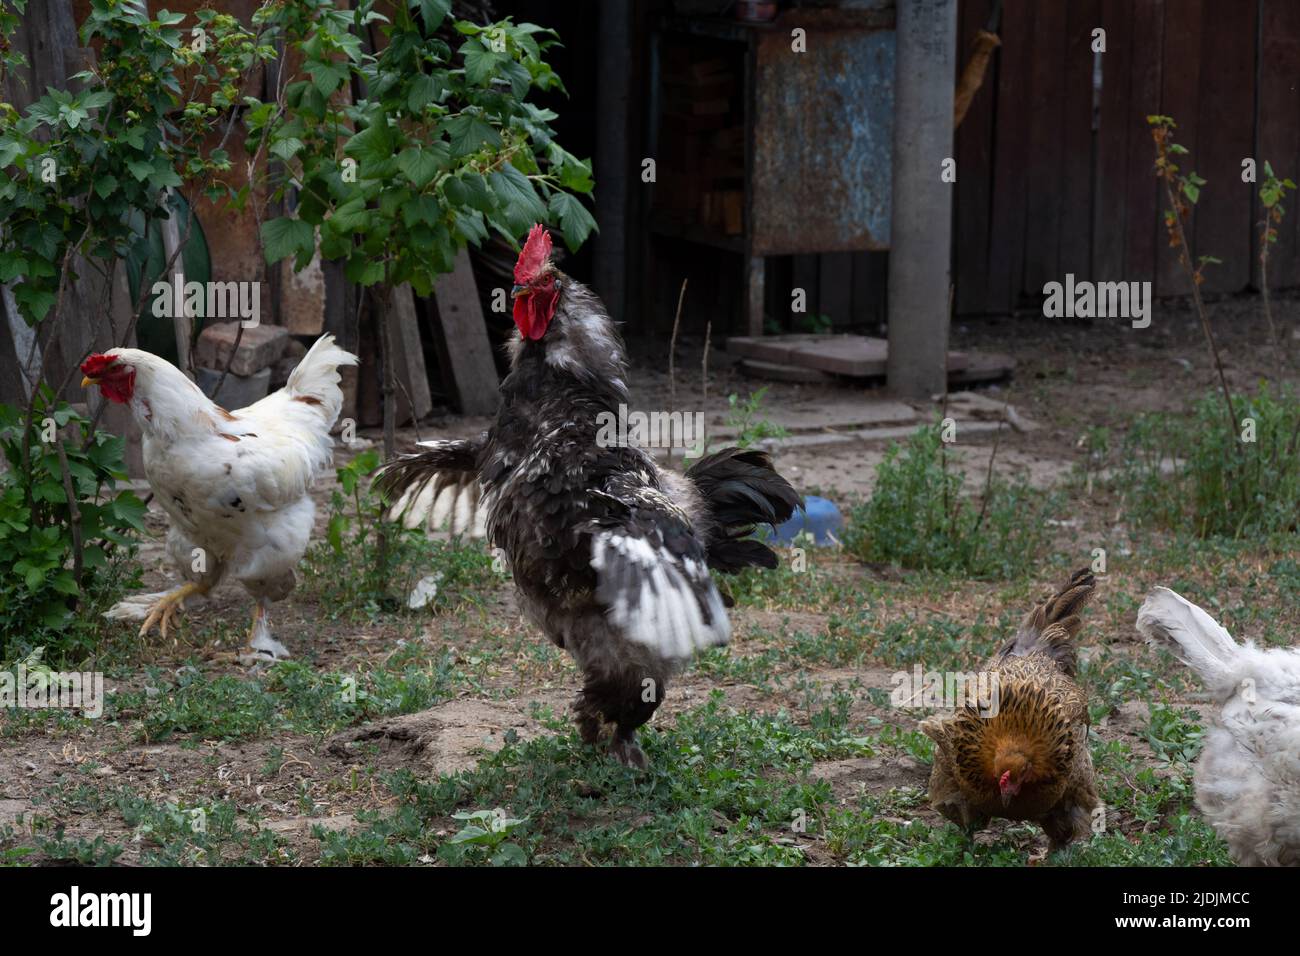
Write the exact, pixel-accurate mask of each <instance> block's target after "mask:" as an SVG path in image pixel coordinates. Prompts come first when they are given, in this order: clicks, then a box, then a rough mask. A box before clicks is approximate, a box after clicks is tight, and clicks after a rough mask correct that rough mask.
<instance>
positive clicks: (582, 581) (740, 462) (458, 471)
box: [379, 225, 800, 768]
mask: <svg viewBox="0 0 1300 956" xmlns="http://www.w3.org/2000/svg"><path fill="white" fill-rule="evenodd" d="M515 283H516V284H515V289H514V295H515V304H514V319H515V324H516V325H517V326H518V330H519V334H518V335H517V336H515V337H514V338H513V339H512V340H511V342H510V346H509V347H510V373H509V374H508V375H507V376H506V378H505V380H504V381H503V382H502V383H501V399H502V403H501V409H500V411H499V412H498V414H497V420H496V424H495V425H493V427H492V428H491V429H490V430H489V431H488V432H487V433H486V434H484V435H483V436H481V437H480V438H478V439H476V440H473V441H443V442H430V443H426V444H425V446H424V449H425V450H423V451H421V452H419V453H417V454H413V455H408V456H405V457H402V458H399V459H397V460H396V461H394V462H392V463H391V464H390V465H389V466H388V467H387V468H386V469H385V470H384V473H383V475H382V476H381V478H380V485H379V487H380V488H381V490H382V491H383V493H385V494H386V495H387V496H389V498H390V500H394V501H396V506H395V507H396V509H397V510H398V511H401V512H403V513H404V515H405V518H406V520H407V522H408V524H410V523H414V522H415V521H425V520H428V521H429V522H430V524H432V525H446V524H451V526H452V527H453V529H454V530H462V531H472V530H473V529H474V527H475V526H478V527H480V528H482V527H484V526H485V527H486V533H487V535H488V537H489V538H490V540H491V542H492V544H493V545H494V546H495V547H497V548H500V549H501V550H502V551H503V552H504V554H505V557H506V558H507V560H508V561H509V564H510V569H511V572H512V573H513V575H514V580H515V584H516V586H517V587H518V589H519V594H520V599H521V603H522V605H523V607H524V609H525V611H526V612H527V613H528V615H529V616H530V617H531V618H532V619H533V620H534V621H535V622H536V623H537V624H538V626H539V627H541V628H542V630H543V631H545V633H546V635H547V637H549V638H550V639H551V640H552V641H554V642H555V643H556V644H557V645H559V646H560V647H562V648H564V649H565V650H566V651H568V652H569V654H571V655H572V656H573V659H574V660H575V661H576V662H577V664H578V666H579V667H580V668H581V669H582V672H583V686H582V692H581V693H580V694H579V696H578V699H577V701H576V702H575V704H574V711H575V714H576V720H577V724H578V728H579V731H580V733H581V735H582V739H583V740H584V741H586V742H587V743H595V742H596V741H597V740H598V738H599V736H600V732H601V729H602V727H603V726H604V724H605V723H609V724H612V725H613V728H614V731H613V737H612V739H611V741H610V744H609V749H610V753H611V754H612V755H613V756H614V757H615V758H617V759H618V760H619V761H621V762H622V763H624V764H626V765H628V766H632V767H638V768H644V767H645V766H646V765H647V763H646V757H645V754H644V753H643V752H642V750H641V748H640V746H638V744H637V741H636V731H637V728H638V727H640V726H641V725H642V724H644V723H645V722H646V721H647V720H649V719H650V716H651V715H652V714H653V713H654V711H655V709H656V708H657V707H658V706H659V704H660V703H661V702H662V701H663V696H664V690H665V687H666V684H667V681H668V679H669V677H671V676H672V675H673V673H674V672H675V671H676V670H677V669H678V668H680V667H681V666H682V665H683V664H685V663H686V662H687V661H688V660H689V659H690V658H691V656H692V655H693V654H694V653H695V652H696V651H697V650H700V649H702V648H706V647H711V646H714V645H718V644H725V643H726V642H727V640H728V639H729V637H730V635H731V625H730V622H729V621H728V620H727V613H726V610H725V608H724V601H723V597H722V595H721V594H720V593H719V592H718V589H717V588H716V587H715V585H714V583H713V581H712V579H711V578H710V576H709V570H710V568H712V569H715V570H721V571H736V570H739V569H741V568H744V567H750V566H759V567H767V568H774V567H776V566H777V557H776V555H775V554H774V553H773V552H772V551H771V550H770V549H769V548H768V547H767V546H766V545H764V544H762V543H761V542H759V541H756V540H754V539H752V538H750V537H748V536H749V534H750V532H751V531H752V530H753V528H754V525H756V524H762V523H766V524H772V523H780V522H782V521H785V520H786V519H788V518H789V517H790V516H791V514H792V513H793V511H794V509H795V507H796V506H798V504H799V503H800V500H799V496H798V495H797V494H796V493H795V491H794V489H793V488H791V487H790V484H789V483H788V482H787V481H786V480H785V479H784V478H782V477H781V476H780V475H778V474H777V473H776V472H775V471H773V470H772V463H771V460H770V459H769V458H768V456H767V455H766V454H765V453H763V452H761V451H754V450H744V449H740V448H728V449H726V450H724V451H720V452H716V453H715V454H711V455H707V456H706V457H704V458H701V459H700V460H699V461H697V462H696V463H695V464H694V465H693V466H692V467H691V468H690V469H689V470H688V471H687V472H686V474H685V475H684V476H683V475H678V474H676V473H674V472H670V471H666V470H664V469H662V468H660V467H659V466H658V465H657V464H656V463H655V461H654V459H653V458H652V457H651V456H650V455H649V454H647V453H646V452H645V451H643V450H641V449H640V448H637V447H634V446H628V445H622V446H611V445H609V444H607V443H602V442H601V441H599V440H598V436H599V434H600V420H601V418H603V417H604V416H602V413H604V414H605V416H607V415H609V414H618V412H619V409H620V406H622V407H623V408H624V409H626V406H627V402H628V392H627V384H626V382H627V364H626V360H625V353H624V347H623V342H622V340H621V338H620V336H619V334H618V332H617V330H616V329H615V327H614V323H613V322H612V321H611V320H610V318H609V316H608V315H607V314H606V312H605V309H604V306H603V305H602V304H601V302H600V300H599V299H598V298H597V297H596V296H595V295H594V294H593V293H592V292H591V291H590V290H589V289H587V288H585V287H584V286H583V285H581V284H580V283H578V282H575V281H574V280H572V279H570V278H569V277H568V276H566V275H564V274H563V273H561V272H559V271H558V270H557V269H556V268H555V267H554V265H553V264H552V263H551V239H550V236H549V235H548V234H547V232H546V230H545V229H544V228H543V227H542V226H540V225H539V226H534V227H533V229H532V231H531V232H530V233H529V235H528V241H527V243H526V244H525V245H524V248H523V251H522V252H521V253H520V256H519V261H518V262H517V263H516V265H515ZM606 420H608V419H606Z"/></svg>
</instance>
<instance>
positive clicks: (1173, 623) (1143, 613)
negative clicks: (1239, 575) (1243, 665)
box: [1137, 588, 1241, 692]
mask: <svg viewBox="0 0 1300 956" xmlns="http://www.w3.org/2000/svg"><path fill="white" fill-rule="evenodd" d="M1137 629H1138V631H1139V632H1140V633H1141V634H1142V636H1143V637H1145V638H1146V639H1147V641H1148V642H1150V643H1151V644H1157V645H1160V646H1162V647H1166V648H1168V649H1169V650H1170V651H1172V652H1173V654H1174V656H1175V657H1177V658H1178V659H1179V660H1180V661H1182V662H1183V663H1184V664H1186V665H1187V666H1188V667H1190V668H1191V669H1192V670H1194V671H1196V673H1197V674H1199V675H1200V676H1201V679H1202V680H1204V681H1205V684H1206V686H1207V687H1208V688H1209V689H1210V690H1211V691H1212V692H1214V691H1217V692H1224V691H1228V690H1231V689H1232V688H1233V687H1234V686H1235V685H1236V683H1237V677H1238V675H1237V669H1238V666H1239V663H1240V652H1241V648H1240V647H1239V646H1238V644H1237V642H1236V641H1234V640H1233V639H1232V635H1231V634H1229V633H1228V632H1227V631H1225V630H1224V629H1223V627H1222V626H1221V625H1220V624H1219V623H1218V622H1217V621H1216V620H1214V618H1212V617H1210V615H1209V614H1207V613H1206V612H1205V611H1204V610H1202V609H1201V608H1199V607H1197V606H1196V605H1195V604H1193V603H1192V602H1191V601H1189V600H1187V599H1186V598H1185V597H1183V596H1182V595H1181V594H1178V593H1177V592H1174V591H1171V590H1169V588H1154V589H1153V590H1152V591H1151V593H1150V594H1148V595H1147V599H1146V600H1145V601H1143V602H1142V607H1141V608H1139V609H1138V617H1137Z"/></svg>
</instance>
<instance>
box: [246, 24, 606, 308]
mask: <svg viewBox="0 0 1300 956" xmlns="http://www.w3.org/2000/svg"><path fill="white" fill-rule="evenodd" d="M384 9H385V13H386V14H388V15H385V14H384V13H380V12H379V9H378V8H377V4H376V3H375V2H374V0H361V2H359V3H358V4H357V5H356V9H355V10H340V9H339V8H338V5H337V4H336V3H335V2H334V0H295V2H293V3H267V4H264V5H263V6H262V7H261V8H260V9H259V10H258V11H257V13H256V14H255V15H254V17H253V21H254V23H255V24H256V25H258V26H259V27H261V28H265V29H267V30H268V32H269V34H270V35H272V36H275V37H276V38H277V39H281V40H282V41H283V42H284V45H285V51H286V59H287V60H288V63H289V64H290V65H291V66H292V65H293V64H295V63H300V64H301V65H300V66H299V67H297V68H296V69H294V71H293V72H291V73H289V74H288V75H287V76H286V77H285V81H284V82H285V85H284V88H283V96H282V97H280V98H279V99H277V100H272V101H267V102H258V101H257V100H254V99H252V98H251V97H250V98H248V99H247V101H246V102H247V104H248V107H249V109H248V113H247V115H246V117H245V121H246V124H247V126H248V131H249V138H248V150H249V152H250V153H251V152H253V151H254V150H261V149H265V150H267V151H268V152H269V153H270V155H272V156H274V157H275V158H276V159H278V160H279V161H280V162H278V163H276V164H272V165H271V167H270V168H269V169H268V175H269V176H270V177H271V181H270V182H269V183H268V186H269V188H270V189H271V192H272V198H273V199H279V198H281V197H283V196H288V195H290V194H292V195H293V196H294V197H296V202H295V204H294V205H295V206H296V208H295V209H294V210H293V214H292V215H286V216H283V217H281V218H278V219H270V220H268V221H267V222H266V223H264V224H263V226H262V243H263V246H264V251H265V254H266V260H267V262H276V261H278V260H281V259H284V258H287V257H290V256H292V257H293V258H294V260H295V267H296V268H299V269H301V268H303V267H305V266H306V265H307V263H308V262H310V261H311V259H312V257H313V256H314V255H315V254H316V253H317V251H318V249H319V252H320V254H321V255H322V256H324V257H325V258H326V259H332V260H345V262H346V272H347V277H348V279H349V280H351V281H352V282H355V283H357V284H359V285H363V286H375V285H379V286H381V287H385V288H392V287H394V286H397V285H400V284H401V283H403V282H410V284H411V286H412V288H414V289H415V291H416V292H417V293H418V294H420V295H428V294H429V293H430V290H431V289H432V288H433V284H434V282H435V281H436V280H437V277H438V275H439V274H442V273H447V272H450V271H452V268H453V264H454V259H455V256H456V253H457V250H458V249H461V248H463V247H465V246H466V245H467V244H469V243H473V244H474V245H478V244H480V243H481V242H483V241H484V240H486V239H487V238H488V235H489V232H490V231H496V232H497V233H499V234H500V235H502V236H505V237H506V238H507V239H508V240H509V241H510V242H514V240H515V238H516V237H518V236H521V235H523V234H524V233H525V232H527V231H528V229H529V227H530V226H532V224H533V223H535V222H550V223H553V224H555V225H556V226H558V227H559V230H560V232H561V234H562V235H563V236H564V240H565V242H566V244H567V245H568V246H569V247H570V249H576V248H577V247H578V246H580V245H581V244H582V243H583V241H585V240H586V238H587V236H588V235H589V234H590V233H591V231H592V229H594V228H595V221H594V220H593V219H592V217H591V215H590V213H588V211H587V209H586V207H584V206H583V204H582V202H581V201H580V200H579V199H578V198H577V196H576V195H575V194H584V193H589V192H591V189H592V181H591V164H590V162H589V161H585V160H581V159H579V158H578V157H576V156H574V155H572V154H571V153H569V152H567V151H566V150H565V149H564V148H563V147H562V146H560V144H559V143H558V142H557V141H556V140H555V137H554V131H553V130H552V129H551V127H550V125H549V124H550V122H551V121H552V120H554V119H555V118H556V114H555V113H554V112H552V111H551V110H548V109H543V108H541V107H539V106H537V105H536V104H534V103H530V102H528V99H527V98H528V96H529V94H530V92H531V91H533V90H534V89H535V90H538V91H542V92H546V91H559V92H563V91H564V85H563V83H562V82H561V81H560V78H559V76H557V75H556V74H555V72H554V71H552V69H551V67H550V66H549V65H548V64H547V63H546V61H545V59H544V54H545V51H546V48H547V47H548V46H550V45H551V44H553V43H554V42H555V34H554V33H553V31H551V30H547V29H544V28H542V27H539V26H535V25H533V24H530V23H518V24H516V23H513V22H511V21H510V20H503V21H501V22H498V23H491V24H486V25H478V24H474V23H470V22H468V21H464V20H457V21H455V22H454V23H452V27H453V28H454V32H455V34H458V35H459V36H460V37H461V38H463V39H462V41H461V43H460V46H459V47H457V48H455V49H453V47H452V46H451V45H450V44H448V43H447V42H446V40H445V39H443V36H444V35H446V34H447V33H448V32H449V31H447V30H445V29H442V28H443V27H444V21H446V20H447V17H448V15H449V14H450V12H451V2H450V0H402V2H399V3H395V4H392V5H386V6H385V8H384ZM389 15H390V16H391V20H390V19H389ZM370 30H376V31H377V32H379V33H380V34H382V35H383V36H384V38H385V41H386V42H385V44H384V45H383V47H382V49H380V50H378V51H377V52H376V53H374V54H371V53H368V52H366V49H365V44H364V43H363V40H362V37H363V36H364V35H365V34H367V33H368V32H369V31H370ZM354 79H355V80H357V81H358V82H359V85H360V87H361V88H362V89H364V90H365V91H366V94H365V96H364V98H362V99H360V100H358V101H357V102H355V103H353V102H351V99H350V97H346V96H343V97H341V96H337V95H336V93H337V92H338V91H339V90H340V89H347V88H348V87H349V86H350V85H351V83H352V81H353V80H354ZM318 233H319V243H318V237H317V234H318Z"/></svg>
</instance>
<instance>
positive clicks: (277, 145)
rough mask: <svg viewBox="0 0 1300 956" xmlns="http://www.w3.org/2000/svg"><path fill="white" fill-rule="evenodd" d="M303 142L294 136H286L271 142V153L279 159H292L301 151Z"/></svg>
mask: <svg viewBox="0 0 1300 956" xmlns="http://www.w3.org/2000/svg"><path fill="white" fill-rule="evenodd" d="M302 148H303V142H302V140H300V139H298V138H297V137H296V136H286V137H285V138H284V139H279V140H276V141H275V142H274V143H272V144H271V153H272V154H273V155H275V156H279V157H280V158H281V159H285V160H287V159H292V158H293V157H294V156H295V155H297V154H298V153H299V152H301V151H302Z"/></svg>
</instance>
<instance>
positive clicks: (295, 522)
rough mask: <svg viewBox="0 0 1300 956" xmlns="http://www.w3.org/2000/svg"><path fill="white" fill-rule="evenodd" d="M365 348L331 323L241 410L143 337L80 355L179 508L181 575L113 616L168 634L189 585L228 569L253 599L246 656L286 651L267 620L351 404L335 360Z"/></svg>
mask: <svg viewBox="0 0 1300 956" xmlns="http://www.w3.org/2000/svg"><path fill="white" fill-rule="evenodd" d="M356 362H357V358H356V356H355V355H353V354H351V353H350V352H346V351H344V350H343V349H341V348H339V347H338V346H337V345H335V344H334V337H333V336H331V335H323V336H321V338H320V339H318V340H317V341H316V344H315V345H313V346H312V348H311V350H310V351H309V352H308V353H307V354H306V355H305V356H304V357H303V360H302V361H301V362H300V363H299V364H298V367H297V368H295V369H294V370H293V373H292V374H291V375H290V376H289V382H288V384H287V385H286V386H285V387H284V388H282V389H280V390H279V391H277V392H275V393H273V394H271V395H268V396H267V397H266V398H264V399H262V400H261V401H259V402H256V403H255V404H253V405H249V406H248V407H247V408H241V409H238V410H236V411H233V412H229V411H226V410H225V409H224V408H222V407H221V406H219V405H217V404H215V403H214V402H212V401H211V400H209V399H208V397H207V396H206V395H204V394H203V392H202V391H201V390H200V389H199V387H198V386H197V385H195V384H194V383H193V382H191V381H190V380H189V379H188V378H186V377H185V376H184V375H183V374H182V373H181V372H180V370H179V369H177V368H176V367H175V366H174V365H172V364H171V363H170V362H168V361H166V360H165V359H161V358H159V357H158V356H156V355H151V354H150V353H148V352H142V351H140V350H139V349H127V348H120V349H110V350H109V351H107V352H104V353H101V354H96V355H92V356H90V357H89V358H88V359H86V361H85V362H84V363H82V366H81V371H82V373H83V374H84V375H85V378H84V379H83V380H82V385H83V386H85V385H98V386H99V388H100V391H101V392H102V393H103V395H104V397H105V398H106V399H108V400H109V401H112V402H118V403H121V404H124V405H126V406H127V407H128V408H129V409H130V410H131V414H132V416H133V417H134V418H135V421H136V423H137V424H138V425H139V426H140V430H141V432H142V433H143V437H144V447H143V450H144V468H145V475H146V477H147V478H148V479H149V485H150V487H151V488H152V489H153V492H154V496H155V498H156V499H157V501H158V503H159V504H160V505H161V506H162V508H163V509H164V510H165V511H166V512H167V515H168V517H169V518H170V519H171V527H170V529H169V531H168V534H167V554H168V557H169V558H170V559H171V561H172V563H173V564H174V565H175V567H176V569H177V570H178V571H179V572H180V573H181V576H182V577H184V578H185V583H184V584H182V585H181V586H180V587H178V588H175V589H174V590H171V591H166V592H161V593H157V594H142V595H136V596H135V597H132V598H130V599H128V600H126V601H123V602H121V603H119V604H117V605H116V606H114V607H113V608H112V609H111V610H110V611H109V612H108V616H109V617H112V618H118V619H134V620H139V619H143V620H144V623H143V624H142V625H141V627H140V634H141V636H143V635H145V634H146V633H148V631H149V630H150V628H152V627H153V626H154V625H155V624H157V625H159V627H160V630H161V632H162V634H163V636H164V637H166V635H167V629H168V627H169V625H170V624H171V623H172V621H173V619H174V616H175V614H176V613H177V611H178V609H179V608H181V607H182V606H183V605H184V602H185V600H186V599H187V598H189V597H190V596H191V595H195V594H207V593H208V592H209V591H211V590H212V589H213V588H214V587H216V586H217V585H218V584H219V583H220V582H221V581H222V580H224V579H225V578H227V577H230V578H234V579H235V580H236V581H238V582H239V583H240V584H242V585H243V586H244V587H245V588H246V589H247V590H248V592H249V593H250V594H251V595H252V596H253V598H254V600H255V602H256V603H255V606H254V608H253V624H252V627H251V629H250V631H249V638H248V645H247V647H245V648H244V650H243V652H242V653H240V654H238V655H236V656H237V659H238V660H239V661H240V662H242V663H253V662H256V661H258V660H278V659H280V658H284V657H288V656H289V652H288V650H287V649H286V648H285V646H284V645H283V644H281V643H280V642H279V641H277V640H276V639H275V638H274V636H273V635H272V632H271V622H270V616H269V612H268V606H269V604H270V602H272V601H279V600H282V599H284V598H285V597H287V596H288V594H289V593H290V592H291V591H292V590H293V588H294V584H295V576H294V569H295V567H296V566H297V564H298V562H299V561H300V560H301V559H302V556H303V554H304V552H305V551H306V550H307V544H308V541H309V540H310V538H311V531H312V526H313V524H314V521H315V515H316V506H315V503H314V502H313V501H312V498H311V487H312V484H313V482H314V481H315V480H316V478H317V477H318V476H319V475H320V474H321V473H322V472H323V471H325V470H326V469H327V468H329V467H330V465H331V463H332V461H333V456H334V451H333V449H334V443H333V440H332V439H331V438H330V429H331V428H332V427H333V425H334V421H335V419H337V418H338V415H339V411H340V409H341V408H342V405H343V393H342V392H341V391H340V389H339V374H338V367H339V366H341V365H355V364H356Z"/></svg>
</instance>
